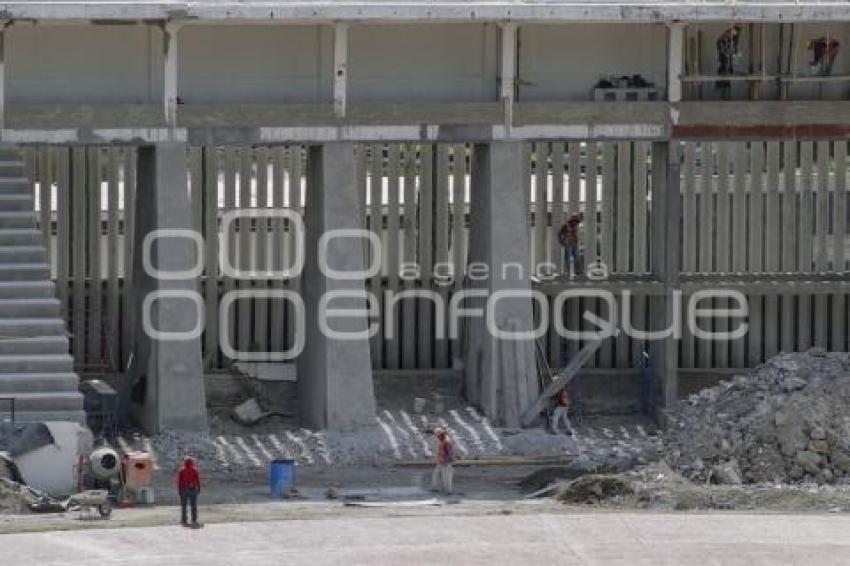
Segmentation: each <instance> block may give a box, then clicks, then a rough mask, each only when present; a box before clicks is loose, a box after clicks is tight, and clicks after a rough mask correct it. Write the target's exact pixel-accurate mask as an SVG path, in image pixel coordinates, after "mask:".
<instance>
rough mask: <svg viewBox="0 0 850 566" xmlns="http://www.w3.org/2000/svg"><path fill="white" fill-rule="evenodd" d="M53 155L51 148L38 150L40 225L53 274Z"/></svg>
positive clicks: (46, 147)
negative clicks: (51, 198) (51, 197)
mask: <svg viewBox="0 0 850 566" xmlns="http://www.w3.org/2000/svg"><path fill="white" fill-rule="evenodd" d="M52 154H53V150H52V149H51V148H50V146H42V147H40V148H39V150H38V169H39V174H38V177H39V179H38V212H39V214H38V225H39V227H40V228H41V233H42V234H43V236H44V238H43V241H44V248H45V251H46V255H47V262H48V263H49V264H50V265H51V274H52V272H53V268H52V264H53V262H52V257H53V253H52V251H53V233H52V232H53V230H52V226H51V224H52V222H51V200H50V196H51V193H52V191H53V175H52V171H51V161H52V160H51V157H52Z"/></svg>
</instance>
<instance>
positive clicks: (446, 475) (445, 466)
mask: <svg viewBox="0 0 850 566" xmlns="http://www.w3.org/2000/svg"><path fill="white" fill-rule="evenodd" d="M434 436H436V437H437V465H436V466H434V473H433V475H432V476H431V484H432V486H433V488H434V489H435V490H438V491H441V492H443V493H445V494H447V495H448V494H451V492H452V480H453V479H454V463H455V462H456V461H457V456H456V455H455V449H454V445H453V444H452V440H451V438H449V434H448V433H447V432H446V431H445V430H444V429H442V428H440V427H437V428H435V429H434Z"/></svg>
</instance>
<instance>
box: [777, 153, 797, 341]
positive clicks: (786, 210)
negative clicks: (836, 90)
mask: <svg viewBox="0 0 850 566" xmlns="http://www.w3.org/2000/svg"><path fill="white" fill-rule="evenodd" d="M783 145H784V154H785V159H784V161H783V164H782V165H783V167H782V174H783V180H784V181H785V182H784V186H783V195H782V270H783V271H785V272H790V271H794V270H795V269H797V257H796V254H795V249H794V246H795V242H796V237H797V235H798V234H799V231H798V230H797V229H796V224H797V222H796V208H797V207H796V199H797V142H785V143H784V144H783ZM781 304H782V306H781V308H780V312H781V330H780V334H781V346H782V350H783V351H785V352H790V351H792V350H794V347H795V346H794V330H795V328H798V327H797V325H796V324H795V318H796V317H795V315H794V313H795V307H794V305H795V300H794V297H793V296H792V295H790V294H784V295H783V296H782V303H781Z"/></svg>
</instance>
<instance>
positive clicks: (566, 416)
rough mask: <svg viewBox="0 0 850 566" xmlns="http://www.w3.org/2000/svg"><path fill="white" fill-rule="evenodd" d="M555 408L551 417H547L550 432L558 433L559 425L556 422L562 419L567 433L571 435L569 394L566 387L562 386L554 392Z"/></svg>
mask: <svg viewBox="0 0 850 566" xmlns="http://www.w3.org/2000/svg"><path fill="white" fill-rule="evenodd" d="M554 400H555V409H554V410H553V411H552V417H551V419H549V422H550V426H551V427H552V433H553V434H558V432H559V430H560V427H559V426H558V423H559V422H561V421H563V423H564V427H565V428H566V432H567V434H569V435H570V436H572V435H573V425H572V424H570V403H571V402H570V394H569V393H568V392H567V388H566V387H562V388H561V389H560V390H559V391H558V392H557V393H556V394H555V398H554Z"/></svg>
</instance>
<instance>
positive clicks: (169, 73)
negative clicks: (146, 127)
mask: <svg viewBox="0 0 850 566" xmlns="http://www.w3.org/2000/svg"><path fill="white" fill-rule="evenodd" d="M181 27H182V24H180V23H177V22H168V23H167V24H165V30H164V33H163V34H162V38H163V54H164V56H165V64H164V67H163V73H164V77H163V104H164V105H165V108H164V110H165V123H166V124H167V125H168V126H169V127H171V128H173V127H175V126H177V96H178V92H177V84H178V69H177V49H178V45H177V36H178V33H179V31H180V28H181Z"/></svg>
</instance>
